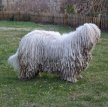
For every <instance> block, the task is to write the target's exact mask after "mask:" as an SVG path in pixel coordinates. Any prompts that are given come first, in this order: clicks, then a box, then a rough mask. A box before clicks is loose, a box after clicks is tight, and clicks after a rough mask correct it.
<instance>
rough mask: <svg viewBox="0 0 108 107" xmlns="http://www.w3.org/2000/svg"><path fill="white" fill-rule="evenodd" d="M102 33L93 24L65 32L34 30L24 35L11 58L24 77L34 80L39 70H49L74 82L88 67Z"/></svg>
mask: <svg viewBox="0 0 108 107" xmlns="http://www.w3.org/2000/svg"><path fill="white" fill-rule="evenodd" d="M100 35H101V31H100V29H99V28H98V27H97V26H96V25H95V24H92V23H86V24H84V25H82V26H80V27H78V28H77V29H76V31H73V32H70V33H67V34H63V35H61V34H60V33H58V32H53V31H43V30H35V31H32V32H30V33H28V34H27V35H25V36H24V37H23V38H22V40H21V42H20V44H19V48H18V49H17V52H16V53H15V54H14V55H13V56H10V58H9V59H8V61H9V63H10V64H11V65H12V66H13V67H14V68H15V69H16V70H17V71H18V77H19V79H21V80H23V79H32V78H33V77H35V76H36V75H38V74H39V72H50V73H57V74H58V75H59V76H60V78H61V79H63V80H67V81H70V82H73V83H74V82H76V81H77V79H78V78H80V77H81V75H80V73H81V71H84V70H85V69H86V68H87V66H88V64H89V62H90V60H91V53H92V50H93V47H94V46H95V45H96V43H97V41H98V40H99V38H100Z"/></svg>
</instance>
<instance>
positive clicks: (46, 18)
mask: <svg viewBox="0 0 108 107" xmlns="http://www.w3.org/2000/svg"><path fill="white" fill-rule="evenodd" d="M0 20H16V21H33V22H41V23H53V24H62V25H70V26H72V27H73V28H76V27H78V26H79V25H82V24H84V23H95V24H96V25H98V26H99V27H100V29H101V30H102V31H107V32H108V18H102V17H91V16H81V15H68V14H58V15H50V14H48V13H44V14H37V13H32V12H30V13H28V12H27V13H25V12H7V11H4V12H3V11H1V12H0Z"/></svg>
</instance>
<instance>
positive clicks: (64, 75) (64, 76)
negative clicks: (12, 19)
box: [61, 71, 78, 83]
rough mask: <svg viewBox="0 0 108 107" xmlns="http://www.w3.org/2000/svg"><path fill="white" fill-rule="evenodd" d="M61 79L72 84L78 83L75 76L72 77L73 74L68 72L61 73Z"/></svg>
mask: <svg viewBox="0 0 108 107" xmlns="http://www.w3.org/2000/svg"><path fill="white" fill-rule="evenodd" d="M61 77H62V79H63V80H66V81H69V82H72V83H76V82H77V81H78V80H77V78H76V75H74V72H70V71H63V73H62V76H61Z"/></svg>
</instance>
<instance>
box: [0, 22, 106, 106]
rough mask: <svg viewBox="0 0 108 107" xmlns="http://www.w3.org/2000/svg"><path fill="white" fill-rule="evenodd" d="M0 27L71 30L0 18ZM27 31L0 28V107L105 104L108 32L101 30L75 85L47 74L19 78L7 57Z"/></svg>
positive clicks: (69, 29) (13, 51)
mask: <svg viewBox="0 0 108 107" xmlns="http://www.w3.org/2000/svg"><path fill="white" fill-rule="evenodd" d="M0 27H16V28H31V29H34V28H35V29H46V30H54V31H60V32H61V33H63V32H69V31H71V28H70V27H65V26H63V27H62V26H58V25H43V24H35V23H30V22H9V21H0ZM26 33H28V31H23V30H21V31H19V30H7V31H6V30H5V31H3V30H0V107H108V33H102V38H101V42H100V43H98V44H97V46H96V48H95V50H94V51H93V60H92V61H91V64H90V66H89V68H88V69H87V72H84V73H83V76H84V78H83V79H82V80H81V81H79V82H77V83H76V84H72V83H69V82H66V81H62V80H60V79H59V78H58V77H57V76H54V75H50V74H42V76H41V77H37V78H35V79H33V80H30V81H20V80H18V78H17V76H16V73H15V72H14V70H13V68H11V67H10V66H9V65H8V63H7V59H8V57H9V56H10V55H11V54H13V53H15V51H16V49H17V47H18V44H19V41H20V39H21V37H23V36H24V35H25V34H26Z"/></svg>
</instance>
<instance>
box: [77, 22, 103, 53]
mask: <svg viewBox="0 0 108 107" xmlns="http://www.w3.org/2000/svg"><path fill="white" fill-rule="evenodd" d="M76 32H77V33H78V35H79V37H80V38H81V41H82V44H83V45H82V46H83V47H84V48H86V49H87V50H89V51H91V50H92V48H93V47H94V46H95V45H96V43H97V42H98V41H99V39H100V36H101V31H100V29H99V28H98V26H97V25H95V24H93V23H85V24H84V25H82V26H80V27H78V28H77V29H76Z"/></svg>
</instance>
